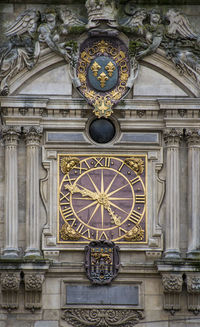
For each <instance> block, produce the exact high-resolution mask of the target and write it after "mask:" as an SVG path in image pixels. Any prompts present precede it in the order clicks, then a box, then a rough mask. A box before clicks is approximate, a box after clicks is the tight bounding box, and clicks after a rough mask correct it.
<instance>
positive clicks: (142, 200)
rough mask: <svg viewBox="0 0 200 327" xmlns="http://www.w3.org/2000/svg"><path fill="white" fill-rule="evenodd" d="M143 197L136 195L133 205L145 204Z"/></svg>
mask: <svg viewBox="0 0 200 327" xmlns="http://www.w3.org/2000/svg"><path fill="white" fill-rule="evenodd" d="M145 198H146V197H145V195H136V196H135V203H145Z"/></svg>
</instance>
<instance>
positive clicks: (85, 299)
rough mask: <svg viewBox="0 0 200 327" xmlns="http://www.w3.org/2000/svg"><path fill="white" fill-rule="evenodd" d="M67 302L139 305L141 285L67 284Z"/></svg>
mask: <svg viewBox="0 0 200 327" xmlns="http://www.w3.org/2000/svg"><path fill="white" fill-rule="evenodd" d="M66 292H67V296H66V304H78V305H79V304H91V305H92V304H95V305H100V304H102V305H133V306H138V305H139V286H138V285H120V286H103V287H102V286H92V285H91V286H85V285H67V287H66Z"/></svg>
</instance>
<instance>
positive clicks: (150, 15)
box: [122, 7, 200, 84]
mask: <svg viewBox="0 0 200 327" xmlns="http://www.w3.org/2000/svg"><path fill="white" fill-rule="evenodd" d="M126 14H128V15H129V16H130V17H129V18H128V19H126V20H125V21H124V22H122V30H124V31H125V32H128V33H129V35H130V36H131V42H130V45H131V46H130V53H131V55H132V57H134V58H135V60H136V61H137V60H139V59H142V58H143V57H145V56H147V55H150V54H152V53H153V52H155V51H156V50H157V49H158V47H160V48H161V49H163V50H164V51H165V53H166V56H167V58H168V59H170V60H172V61H173V62H174V64H175V65H176V67H177V68H178V69H179V71H180V73H183V72H184V71H186V72H187V73H188V74H190V75H191V76H192V77H194V78H195V79H196V81H197V82H198V83H199V84H200V35H199V34H197V33H195V32H194V31H193V29H192V27H191V24H190V22H189V20H188V18H187V17H186V16H185V15H184V14H182V13H181V12H180V11H179V10H177V9H169V10H168V11H167V12H166V14H165V15H163V14H162V13H161V11H160V10H159V9H152V10H151V11H147V10H146V9H143V8H137V9H136V8H134V7H132V8H131V10H129V12H126Z"/></svg>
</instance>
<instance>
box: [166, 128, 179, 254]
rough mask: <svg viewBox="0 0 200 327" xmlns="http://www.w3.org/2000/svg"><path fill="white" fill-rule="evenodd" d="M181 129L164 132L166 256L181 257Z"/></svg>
mask: <svg viewBox="0 0 200 327" xmlns="http://www.w3.org/2000/svg"><path fill="white" fill-rule="evenodd" d="M180 140H181V131H180V130H178V129H174V128H172V129H171V130H166V131H165V133H164V141H165V143H166V147H167V176H166V244H165V257H166V258H179V257H180V249H179V243H180V199H179V193H180V186H179V182H180V176H179V144H180Z"/></svg>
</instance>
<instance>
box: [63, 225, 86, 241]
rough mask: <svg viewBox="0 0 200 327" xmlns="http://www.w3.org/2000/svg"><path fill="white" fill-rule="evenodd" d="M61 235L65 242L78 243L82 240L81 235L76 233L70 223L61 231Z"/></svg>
mask: <svg viewBox="0 0 200 327" xmlns="http://www.w3.org/2000/svg"><path fill="white" fill-rule="evenodd" d="M60 235H61V237H62V239H63V240H64V241H68V240H70V241H77V240H79V239H80V237H81V235H80V234H79V233H78V232H77V231H75V229H73V228H72V227H71V226H70V225H69V224H68V223H65V224H64V225H63V226H62V228H61V230H60Z"/></svg>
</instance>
